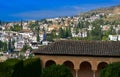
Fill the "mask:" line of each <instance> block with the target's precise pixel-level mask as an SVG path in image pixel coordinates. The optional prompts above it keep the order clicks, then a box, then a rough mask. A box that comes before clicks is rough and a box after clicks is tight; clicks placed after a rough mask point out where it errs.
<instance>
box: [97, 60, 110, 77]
mask: <svg viewBox="0 0 120 77" xmlns="http://www.w3.org/2000/svg"><path fill="white" fill-rule="evenodd" d="M106 65H108V63H107V62H100V63H99V64H98V65H97V71H96V77H99V76H100V71H101V70H102V69H103V68H105V66H106Z"/></svg>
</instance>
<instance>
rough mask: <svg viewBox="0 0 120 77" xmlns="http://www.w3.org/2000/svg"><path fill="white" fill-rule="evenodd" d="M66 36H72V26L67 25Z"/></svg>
mask: <svg viewBox="0 0 120 77" xmlns="http://www.w3.org/2000/svg"><path fill="white" fill-rule="evenodd" d="M65 36H66V37H72V34H71V28H70V26H68V27H66V31H65Z"/></svg>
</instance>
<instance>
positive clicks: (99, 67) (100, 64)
mask: <svg viewBox="0 0 120 77" xmlns="http://www.w3.org/2000/svg"><path fill="white" fill-rule="evenodd" d="M106 65H108V63H107V62H100V63H99V64H98V66H97V70H101V69H103V68H105V66H106Z"/></svg>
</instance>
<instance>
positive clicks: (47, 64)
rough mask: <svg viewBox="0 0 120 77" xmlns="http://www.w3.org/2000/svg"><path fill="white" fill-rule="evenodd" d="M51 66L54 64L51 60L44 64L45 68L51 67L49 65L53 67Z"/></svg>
mask: <svg viewBox="0 0 120 77" xmlns="http://www.w3.org/2000/svg"><path fill="white" fill-rule="evenodd" d="M53 64H56V62H55V61H53V60H48V61H47V62H46V63H45V67H49V66H51V65H53Z"/></svg>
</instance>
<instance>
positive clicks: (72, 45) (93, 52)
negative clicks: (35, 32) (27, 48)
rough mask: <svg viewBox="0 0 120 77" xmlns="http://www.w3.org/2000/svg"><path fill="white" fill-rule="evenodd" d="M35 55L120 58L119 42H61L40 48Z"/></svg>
mask: <svg viewBox="0 0 120 77" xmlns="http://www.w3.org/2000/svg"><path fill="white" fill-rule="evenodd" d="M35 54H36V55H66V56H100V57H120V42H112V41H71V40H68V41H66V40H62V41H57V42H55V43H52V44H49V45H48V46H45V47H43V48H40V49H39V50H38V51H36V52H35Z"/></svg>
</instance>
